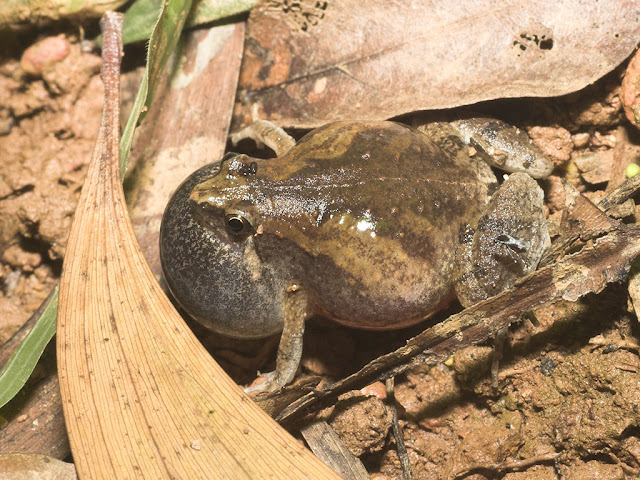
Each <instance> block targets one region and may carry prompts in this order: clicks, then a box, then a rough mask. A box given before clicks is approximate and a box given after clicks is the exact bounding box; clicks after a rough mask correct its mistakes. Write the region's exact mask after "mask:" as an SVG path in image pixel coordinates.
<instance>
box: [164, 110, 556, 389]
mask: <svg viewBox="0 0 640 480" xmlns="http://www.w3.org/2000/svg"><path fill="white" fill-rule="evenodd" d="M473 126H474V128H475V129H477V125H476V124H473ZM256 127H257V129H256V130H250V132H253V133H248V135H250V136H252V138H253V134H254V133H255V134H257V137H258V138H259V139H260V140H264V141H269V142H271V144H272V145H273V148H275V149H276V150H277V151H280V154H279V155H278V157H277V158H275V159H270V160H259V159H253V158H249V157H247V156H246V155H236V154H230V155H229V154H228V155H227V156H225V158H224V159H223V161H221V162H219V163H216V164H212V165H208V166H206V167H203V168H201V169H200V170H198V171H197V172H195V173H194V174H193V175H192V176H190V177H189V178H188V179H187V180H186V181H185V182H184V183H183V184H182V185H181V186H180V187H179V188H178V190H177V191H176V193H175V194H174V196H173V198H172V199H171V201H170V202H169V205H168V206H167V209H166V211H165V215H164V218H163V222H162V227H161V231H160V256H161V259H162V264H163V268H164V272H165V277H166V279H167V283H168V284H169V287H170V289H171V291H172V292H173V294H174V296H175V298H176V299H177V300H178V301H179V303H180V304H181V305H182V307H184V309H185V310H186V311H187V312H188V313H189V314H190V315H191V316H193V317H194V318H195V319H197V320H198V321H200V322H201V323H202V324H204V325H205V326H208V327H209V328H211V329H212V330H215V331H217V332H219V333H223V334H226V335H229V336H234V337H243V338H251V337H264V336H267V335H271V334H274V333H277V332H279V331H282V332H283V333H282V338H281V341H280V346H279V349H278V358H277V368H276V371H275V372H272V373H270V374H267V375H265V378H266V380H267V381H266V382H265V383H263V384H261V385H260V386H258V387H252V389H251V390H253V391H272V390H275V389H277V388H279V387H281V386H283V385H285V384H286V383H288V382H289V381H291V380H292V379H293V376H294V375H295V371H296V369H297V367H298V364H299V362H300V358H301V355H302V335H303V331H304V321H305V319H306V318H307V317H309V316H310V315H312V314H314V313H319V314H322V315H324V316H326V317H329V318H331V319H333V320H336V321H338V322H340V323H342V324H344V325H348V326H352V327H357V328H365V329H371V330H385V329H395V328H400V327H405V326H408V325H412V324H414V323H417V322H419V321H421V320H423V319H425V318H426V317H428V316H429V315H430V314H432V313H433V312H435V311H437V310H439V309H440V308H441V307H442V306H443V305H445V304H446V303H448V302H449V301H450V300H451V299H452V298H453V297H454V294H453V289H454V283H455V291H456V293H457V295H458V298H459V299H460V300H461V301H462V302H463V304H465V305H466V304H470V303H474V302H477V301H480V300H482V299H484V298H486V297H487V296H489V295H493V294H495V293H497V292H498V291H500V290H501V289H503V288H506V287H508V286H509V285H511V284H512V283H513V282H514V281H515V279H516V278H517V277H518V276H519V275H521V274H526V273H528V272H530V271H531V270H533V269H534V268H535V266H536V264H537V262H538V259H539V257H540V255H541V253H542V251H543V250H544V248H545V247H546V245H547V243H548V232H547V228H546V222H545V219H544V213H543V209H542V201H543V193H542V190H541V189H540V187H538V186H537V184H536V183H535V181H533V180H532V179H531V178H529V177H528V176H527V175H525V174H523V173H517V174H514V175H512V176H511V177H510V178H509V180H507V181H505V182H504V183H503V185H502V186H501V187H500V188H499V189H498V190H497V191H496V193H495V195H494V199H495V200H492V201H491V203H490V204H489V208H485V206H486V204H487V202H488V198H489V195H488V194H489V193H490V192H489V190H494V189H495V188H497V182H496V179H495V176H494V175H493V173H492V172H491V170H490V169H489V168H488V167H486V166H485V165H483V164H480V163H478V162H475V163H474V162H473V161H472V160H471V159H470V158H469V155H468V149H467V148H466V147H465V146H464V144H463V143H461V142H462V141H461V140H460V139H459V137H458V136H457V135H455V134H452V132H451V130H450V127H447V126H446V125H441V126H437V125H435V124H433V125H432V126H431V127H427V128H426V129H425V132H426V133H422V132H420V131H418V130H415V129H413V128H410V127H407V126H404V125H400V124H397V123H392V122H369V123H365V122H338V123H332V124H329V125H326V126H324V127H321V128H318V129H316V130H313V131H312V132H310V133H309V134H308V135H307V136H305V137H304V138H303V139H302V140H301V141H300V142H299V143H298V144H297V145H295V146H294V147H292V145H293V141H292V140H291V139H290V138H284V136H285V135H286V134H285V133H284V132H283V131H282V130H281V129H278V128H275V127H274V126H273V125H272V124H270V123H268V122H264V121H261V122H258V123H257V125H256ZM492 128H493V127H492ZM495 130H496V128H493V129H492V130H490V131H491V132H493V131H495ZM499 130H500V135H498V137H499V139H500V140H502V141H505V140H508V139H509V138H511V137H512V136H511V135H510V134H509V128H508V127H507V126H504V127H500V129H499ZM488 131H489V130H486V129H482V130H481V137H482V138H480V139H479V140H477V143H476V145H478V147H479V148H482V149H485V150H489V149H490V148H492V147H491V145H489V147H485V145H484V143H483V142H485V141H489V142H490V141H491V140H492V138H493V137H494V136H495V135H493V134H491V135H489V134H487V132H488ZM245 133H246V132H245V131H243V132H240V133H239V138H242V137H243V136H245ZM516 137H517V135H516ZM432 139H433V140H432ZM436 142H437V144H436ZM516 142H520V143H521V144H526V143H527V142H522V141H521V140H518V139H517V138H516ZM439 145H440V146H439ZM524 148H525V150H524V151H526V152H530V149H528V148H526V147H524ZM521 151H522V150H519V149H513V150H511V149H509V150H508V151H507V149H505V148H498V149H497V152H498V153H500V155H499V162H500V163H501V164H504V165H503V166H505V167H506V168H509V169H511V170H526V169H529V168H533V169H534V171H536V172H537V173H538V174H540V175H543V174H545V172H548V171H550V170H551V168H552V166H551V164H550V162H549V161H548V160H547V159H545V158H543V157H542V156H541V155H539V154H538V153H537V152H535V151H534V152H533V153H531V154H529V153H527V154H526V155H523V154H521V153H520V152H521ZM283 152H286V153H283ZM487 154H491V152H487ZM481 214H482V215H481ZM461 240H462V243H461ZM459 244H460V247H458V245H459ZM457 248H458V252H457V253H456V249H457ZM485 257H486V258H485Z"/></svg>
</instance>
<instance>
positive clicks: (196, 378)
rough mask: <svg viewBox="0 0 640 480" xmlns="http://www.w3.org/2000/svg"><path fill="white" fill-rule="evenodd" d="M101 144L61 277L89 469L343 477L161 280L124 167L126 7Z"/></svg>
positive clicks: (74, 424) (62, 360) (64, 329)
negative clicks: (133, 213)
mask: <svg viewBox="0 0 640 480" xmlns="http://www.w3.org/2000/svg"><path fill="white" fill-rule="evenodd" d="M101 26H102V28H103V44H102V55H103V65H102V70H101V78H102V80H103V83H104V85H105V103H104V111H103V117H102V122H101V126H100V132H99V136H98V141H97V142H96V148H95V150H94V154H93V156H92V158H91V161H90V164H89V169H88V172H87V179H86V181H85V184H84V186H83V188H82V193H81V195H80V200H79V203H78V208H77V210H76V214H75V217H74V220H73V225H72V227H71V231H70V233H69V243H68V248H67V255H66V257H65V262H64V266H63V274H62V278H61V279H60V298H59V302H58V317H57V322H58V323H57V342H56V347H57V350H56V352H57V360H58V373H59V380H60V394H61V397H62V404H63V408H64V416H65V422H66V425H67V432H68V435H69V443H70V445H71V451H72V454H73V458H74V462H75V465H76V469H77V471H78V475H79V476H80V477H81V478H83V479H109V480H111V479H120V478H127V479H128V478H131V479H133V478H137V479H143V478H144V479H147V478H154V479H161V478H162V479H170V478H171V479H174V478H185V479H187V478H188V479H192V478H193V479H196V478H203V479H204V478H225V479H244V480H246V479H263V478H266V477H270V478H287V479H292V480H293V479H308V478H314V479H316V478H317V479H325V480H336V479H338V478H339V477H338V476H337V475H336V474H335V473H334V472H333V471H331V470H330V469H329V468H328V467H326V466H325V465H324V464H323V463H322V462H320V460H318V459H317V458H316V457H314V456H313V455H312V454H311V452H309V451H308V450H306V449H305V448H304V447H303V446H301V445H300V443H299V442H298V441H297V440H296V439H294V438H293V437H292V436H291V435H289V434H288V433H287V432H286V431H285V430H283V429H282V428H281V427H279V426H278V425H277V424H276V423H275V422H274V421H273V420H272V419H271V418H270V417H268V416H267V415H266V414H265V413H264V412H263V411H262V410H260V408H259V407H258V406H257V405H256V404H255V403H253V402H252V401H251V400H250V399H249V398H248V397H247V396H246V395H245V394H244V393H243V392H242V390H240V388H239V387H238V386H237V385H236V384H235V383H234V382H233V380H231V378H229V377H228V376H227V375H226V374H225V373H224V372H223V370H222V369H221V368H220V366H219V365H218V364H217V363H216V362H215V361H214V360H213V359H212V358H211V356H210V355H209V354H208V352H207V351H206V350H205V349H204V347H202V345H201V344H200V343H199V342H198V341H197V339H196V338H195V336H194V335H193V333H192V332H191V331H190V330H189V329H188V328H187V326H186V325H185V323H184V321H183V320H182V318H181V317H180V315H179V314H178V312H177V311H176V310H175V308H174V307H173V306H172V304H171V302H170V301H169V299H168V298H167V297H166V296H165V295H164V294H163V292H162V291H161V290H160V287H159V285H158V283H157V282H156V281H155V279H154V276H153V273H152V272H151V269H150V268H149V266H148V265H147V263H146V262H145V260H144V257H143V255H142V251H141V249H140V246H139V245H138V244H137V242H136V241H135V236H134V233H133V225H132V223H131V221H130V219H129V217H128V216H127V211H126V206H125V202H124V193H123V191H122V184H121V181H120V173H119V172H120V167H119V155H118V154H119V142H118V140H119V122H118V117H119V96H118V92H119V89H120V83H119V73H120V72H119V69H120V59H121V52H122V36H121V35H122V33H121V32H122V30H121V28H122V15H121V14H117V13H113V12H108V13H107V14H105V16H104V17H103V19H102V21H101Z"/></svg>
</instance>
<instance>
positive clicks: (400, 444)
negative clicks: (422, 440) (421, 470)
mask: <svg viewBox="0 0 640 480" xmlns="http://www.w3.org/2000/svg"><path fill="white" fill-rule="evenodd" d="M385 385H386V387H387V399H388V406H389V408H390V409H391V414H392V415H393V416H392V419H391V426H392V428H393V438H395V440H396V448H397V450H398V458H399V459H400V465H401V466H402V480H413V470H412V469H411V462H410V461H409V454H408V453H407V446H406V445H405V443H404V434H403V432H402V427H401V426H400V422H399V421H398V409H397V408H396V396H395V392H394V387H395V379H394V378H393V377H391V378H388V379H387V381H386V382H385Z"/></svg>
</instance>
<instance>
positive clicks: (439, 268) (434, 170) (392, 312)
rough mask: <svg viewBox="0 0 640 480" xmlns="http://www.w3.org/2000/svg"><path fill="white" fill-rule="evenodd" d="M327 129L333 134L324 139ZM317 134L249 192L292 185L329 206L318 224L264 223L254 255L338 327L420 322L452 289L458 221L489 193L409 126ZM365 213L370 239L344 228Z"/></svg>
mask: <svg viewBox="0 0 640 480" xmlns="http://www.w3.org/2000/svg"><path fill="white" fill-rule="evenodd" d="M328 130H334V133H335V135H329V136H325V135H322V132H323V131H324V132H327V131H328ZM315 133H316V134H314V135H312V136H310V137H308V138H307V137H305V138H304V139H303V140H302V141H301V142H300V143H299V144H298V146H296V148H294V149H293V150H292V151H291V152H290V153H289V154H288V155H287V156H284V157H282V158H280V159H275V160H271V161H270V162H274V163H272V164H265V165H264V167H265V170H266V171H263V172H262V173H263V174H266V175H267V177H270V179H269V180H265V181H264V182H262V181H259V182H258V183H257V184H256V185H255V186H256V187H257V188H259V189H265V191H263V192H262V193H264V195H261V196H262V197H263V198H272V199H273V198H274V197H276V196H277V195H282V192H283V191H286V190H287V187H290V188H291V189H296V191H297V194H299V195H300V197H301V198H310V197H312V196H313V195H315V198H314V199H315V200H316V201H318V200H326V201H327V202H329V203H330V204H331V208H330V209H329V210H328V211H327V212H326V214H325V216H324V217H323V218H322V221H321V222H320V223H319V225H317V226H316V223H315V222H316V220H317V218H314V215H309V216H303V217H299V218H291V217H286V216H282V217H279V218H273V219H268V218H267V219H265V221H264V225H263V227H264V233H263V234H262V235H259V236H258V237H257V238H256V248H257V249H258V251H259V255H260V256H261V257H262V258H263V259H264V260H266V261H269V262H275V263H282V264H283V265H282V268H284V269H287V268H288V269H289V270H290V271H293V273H294V276H295V277H296V278H297V280H298V281H301V283H302V284H303V285H305V286H307V287H310V290H311V291H312V295H313V296H314V297H315V302H316V303H317V304H318V306H319V309H320V310H322V311H324V312H325V313H326V314H328V315H329V316H331V317H333V318H335V319H336V320H339V321H342V322H343V323H346V324H354V325H356V324H357V325H358V326H361V327H362V326H364V325H362V322H365V323H366V324H367V326H368V327H369V328H375V329H378V328H393V327H397V326H399V325H406V324H408V323H413V322H415V321H418V320H419V319H421V318H424V317H425V316H426V315H427V314H429V313H431V311H432V309H435V308H436V307H437V306H439V304H440V303H441V302H442V301H443V300H444V299H445V298H446V297H447V294H448V292H449V291H450V285H449V284H448V283H447V282H449V281H450V280H449V278H448V277H449V276H450V275H449V273H450V270H451V265H452V262H453V255H454V252H455V246H456V245H457V239H458V235H459V232H460V228H461V223H462V222H463V221H469V217H473V216H475V215H476V213H477V211H479V209H480V207H481V205H482V204H483V203H484V197H485V196H486V187H484V185H480V184H479V183H478V182H477V181H476V180H475V179H474V178H472V176H471V175H470V174H469V173H467V172H464V171H462V172H461V171H460V169H459V167H457V166H456V165H455V164H454V162H452V161H451V159H450V158H449V157H447V156H446V155H445V154H444V153H443V152H442V151H441V150H440V149H439V147H437V146H436V145H435V144H433V143H432V142H431V141H430V140H429V139H428V138H427V137H426V136H424V135H423V134H421V133H420V132H417V131H415V130H412V129H410V128H409V127H405V126H402V125H398V124H394V123H390V122H380V123H372V124H357V125H355V124H353V123H341V124H333V125H329V126H325V127H323V128H321V129H320V132H319V133H320V134H321V135H318V131H316V132H315ZM365 137H366V140H367V141H366V142H364V141H362V140H363V138H365ZM345 152H349V156H348V157H347V156H346V155H345ZM260 168H262V165H261V166H260ZM260 168H259V169H258V175H257V177H260V176H261V175H260ZM340 169H344V171H345V173H344V174H342V175H341V176H340V175H337V172H339V171H340ZM294 170H295V171H294ZM285 171H286V173H284V172H285ZM292 172H293V173H292ZM327 172H331V175H327ZM278 178H279V179H278ZM276 179H278V180H276ZM327 180H331V182H327ZM340 180H342V181H340ZM301 185H303V187H300V186H301ZM283 189H284V190H283ZM320 196H322V197H323V198H322V199H320V198H319V197H320ZM477 198H482V199H483V200H482V201H476V199H477ZM392 208H395V209H396V211H397V213H395V214H392V213H391V209H392ZM367 210H368V211H369V213H370V216H371V219H372V220H373V221H376V222H378V228H377V229H376V232H375V233H376V238H374V239H372V238H371V237H370V236H369V237H367V235H370V232H368V231H364V232H362V231H359V230H358V229H357V228H354V229H350V228H349V227H351V226H355V225H356V224H357V222H358V219H361V218H363V215H364V214H365V211H367ZM349 211H350V212H351V213H347V212H349ZM330 213H333V218H331V215H330ZM341 217H345V219H346V220H345V219H343V223H342V224H341V223H340V221H341ZM272 233H277V234H279V235H276V236H277V237H278V238H275V237H276V236H272V235H271V234H272ZM354 245H355V246H354ZM298 247H299V248H298ZM285 252H286V253H285ZM285 264H288V266H287V265H285ZM367 312H368V313H367ZM358 317H359V318H358ZM407 321H409V322H408V323H407Z"/></svg>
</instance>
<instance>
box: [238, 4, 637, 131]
mask: <svg viewBox="0 0 640 480" xmlns="http://www.w3.org/2000/svg"><path fill="white" fill-rule="evenodd" d="M639 19H640V3H638V2H636V1H634V0H603V1H599V2H581V1H578V0H562V1H555V0H536V1H526V0H518V1H512V2H497V3H496V2H490V1H488V0H483V1H474V2H449V1H446V0H436V1H427V0H421V1H412V2H409V1H396V2H388V1H387V0H372V1H369V2H361V1H358V0H343V1H340V2H336V1H333V0H326V1H316V0H303V1H300V2H296V8H293V7H292V6H291V5H290V2H286V1H280V0H267V1H263V2H262V3H260V4H259V5H258V6H257V7H256V8H254V10H253V11H252V13H251V17H250V21H249V27H248V39H247V43H246V53H245V59H244V63H243V69H242V73H241V79H240V84H241V91H240V93H239V95H238V99H239V101H240V104H241V105H240V107H241V108H239V109H238V113H237V115H236V117H235V125H234V130H235V129H236V128H239V127H241V126H242V125H245V124H246V123H248V122H250V121H251V108H252V106H253V104H255V103H257V104H258V105H259V106H260V107H261V109H262V110H263V115H262V118H267V119H270V120H272V121H274V122H276V123H278V124H280V125H281V126H290V127H316V126H319V125H321V124H324V123H327V122H330V121H334V120H348V119H356V118H357V119H360V120H374V119H382V118H389V117H394V116H397V115H401V114H404V113H407V112H412V111H416V110H423V109H436V108H449V107H455V106H459V105H467V104H472V103H476V102H479V101H483V100H490V99H495V98H508V97H523V96H535V97H546V96H556V95H562V94H566V93H569V92H573V91H576V90H579V89H581V88H583V87H584V86H586V85H588V84H590V83H592V82H594V81H595V80H596V79H598V78H600V77H601V76H603V75H604V74H606V73H607V72H609V71H611V70H612V69H613V68H614V67H616V66H617V65H618V64H620V63H621V62H622V61H623V60H624V59H625V58H626V57H627V56H629V55H630V54H631V52H632V51H633V49H634V48H635V46H636V45H637V43H638V40H640V20H639Z"/></svg>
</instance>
